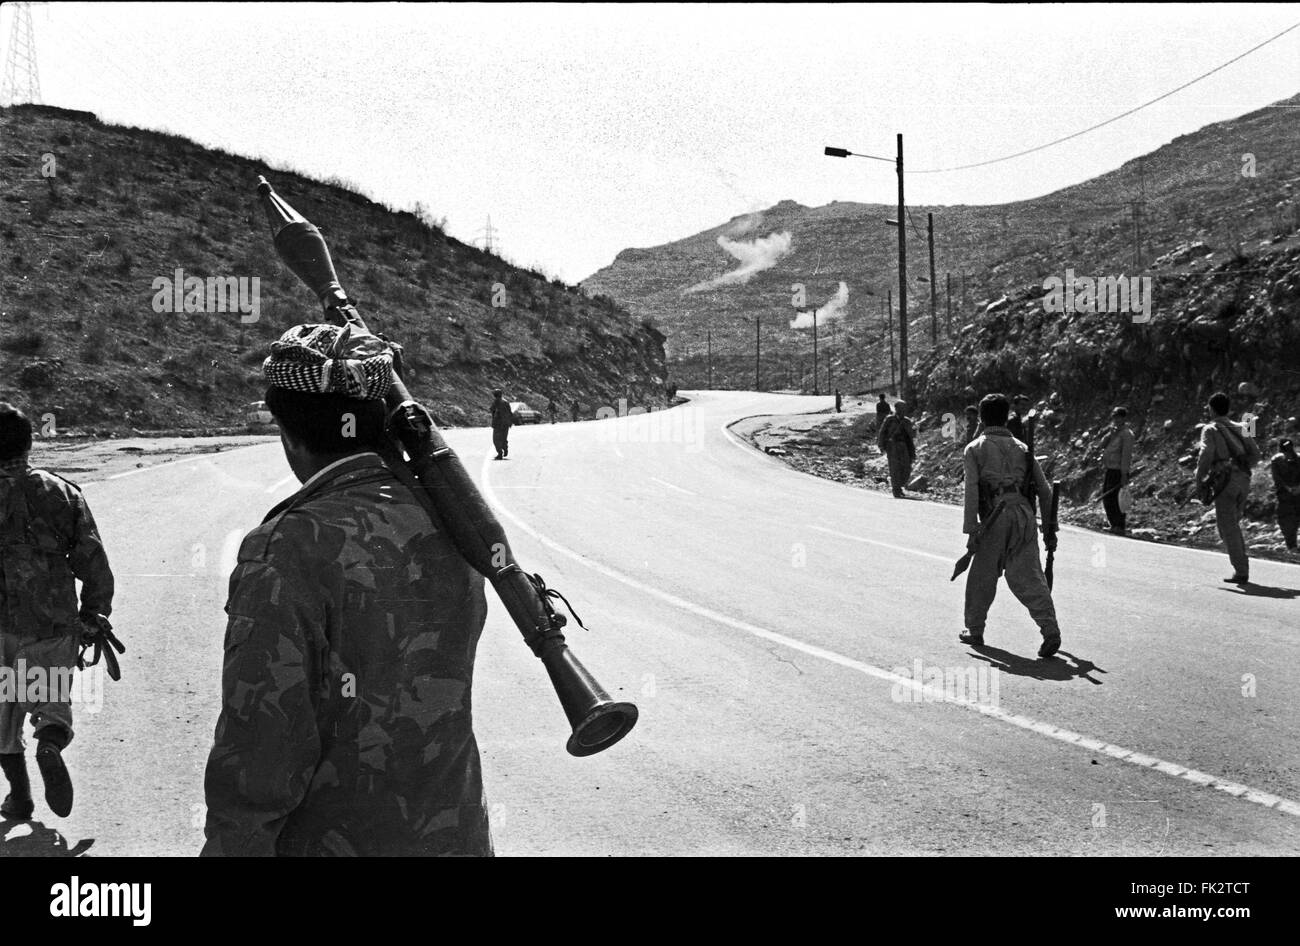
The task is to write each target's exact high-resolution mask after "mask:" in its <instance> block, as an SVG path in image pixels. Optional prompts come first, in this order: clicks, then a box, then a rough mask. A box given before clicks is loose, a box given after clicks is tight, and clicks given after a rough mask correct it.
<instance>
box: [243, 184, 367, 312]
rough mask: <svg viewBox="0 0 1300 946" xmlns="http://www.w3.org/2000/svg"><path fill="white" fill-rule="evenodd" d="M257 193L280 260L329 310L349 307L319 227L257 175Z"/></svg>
mask: <svg viewBox="0 0 1300 946" xmlns="http://www.w3.org/2000/svg"><path fill="white" fill-rule="evenodd" d="M257 196H258V198H259V199H260V200H261V201H262V209H263V210H265V211H266V219H267V222H269V223H270V225H271V239H272V241H273V242H274V243H275V250H276V252H277V253H279V254H280V259H282V260H284V263H285V265H286V266H288V267H289V268H290V269H291V270H293V272H294V273H295V274H296V275H297V277H298V278H299V279H301V280H302V281H303V282H304V283H306V284H307V288H308V289H310V290H311V291H312V292H314V293H315V294H316V298H318V299H319V300H320V302H321V305H322V306H324V307H325V308H326V309H327V310H328V309H332V308H339V307H342V306H346V305H347V304H348V296H347V293H346V292H344V291H343V287H342V286H341V285H340V284H339V277H338V274H337V273H336V272H335V271H334V261H333V260H332V259H330V251H329V247H328V246H326V245H325V238H324V237H322V236H321V235H320V230H318V229H316V226H315V224H313V223H311V222H309V221H308V220H307V218H306V217H304V216H303V215H302V214H300V213H298V211H296V210H294V209H293V207H291V206H290V205H289V204H288V202H287V201H285V200H284V198H282V197H281V196H280V195H279V194H277V193H276V192H275V189H274V188H273V187H271V185H270V183H269V182H268V181H267V179H266V178H264V177H261V176H259V177H258V178H257Z"/></svg>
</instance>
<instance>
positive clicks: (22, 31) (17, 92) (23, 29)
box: [0, 3, 41, 105]
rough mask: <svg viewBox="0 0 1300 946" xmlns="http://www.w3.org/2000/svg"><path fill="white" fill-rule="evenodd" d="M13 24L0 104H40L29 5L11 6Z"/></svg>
mask: <svg viewBox="0 0 1300 946" xmlns="http://www.w3.org/2000/svg"><path fill="white" fill-rule="evenodd" d="M11 6H12V7H13V10H14V18H13V22H12V23H11V24H10V27H9V52H8V54H7V55H6V56H5V77H4V84H3V86H0V104H4V105H15V104H17V103H18V102H21V101H27V102H32V103H34V104H37V105H39V104H40V102H41V77H40V73H39V72H37V69H36V33H35V31H34V30H33V29H32V5H31V4H30V3H14V4H11Z"/></svg>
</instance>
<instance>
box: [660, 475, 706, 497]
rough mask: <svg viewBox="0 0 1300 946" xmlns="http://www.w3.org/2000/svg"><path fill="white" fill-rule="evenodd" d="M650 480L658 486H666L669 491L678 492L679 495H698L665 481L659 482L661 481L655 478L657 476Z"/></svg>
mask: <svg viewBox="0 0 1300 946" xmlns="http://www.w3.org/2000/svg"><path fill="white" fill-rule="evenodd" d="M650 479H652V480H654V481H655V482H656V483H658V484H660V485H661V486H667V487H668V488H669V489H675V490H677V492H679V493H685V494H686V495H687V496H695V495H698V494H696V493H692V492H691V491H690V490H689V489H682V487H680V486H677V485H676V484H674V483H669V482H668V481H667V480H661V479H660V478H659V477H657V476H652V477H650Z"/></svg>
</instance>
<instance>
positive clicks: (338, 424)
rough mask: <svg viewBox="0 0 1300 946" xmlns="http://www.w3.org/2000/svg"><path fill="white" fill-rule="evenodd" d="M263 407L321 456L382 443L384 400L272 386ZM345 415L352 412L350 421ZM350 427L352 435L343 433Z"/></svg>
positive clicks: (371, 447)
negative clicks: (314, 392) (306, 391)
mask: <svg viewBox="0 0 1300 946" xmlns="http://www.w3.org/2000/svg"><path fill="white" fill-rule="evenodd" d="M266 406H267V409H268V410H269V411H270V412H271V416H273V417H274V418H275V420H276V422H277V423H278V424H279V425H280V429H281V430H283V431H285V432H286V433H288V434H289V435H290V436H292V437H293V439H294V440H301V441H302V442H303V443H304V444H305V445H306V447H307V449H308V450H310V451H311V452H312V453H316V454H320V455H321V456H344V455H347V454H350V453H361V452H362V451H365V450H376V449H378V448H379V447H380V446H382V444H383V437H384V420H385V412H384V402H383V401H380V400H378V399H375V398H371V399H369V400H362V399H360V398H355V397H347V396H345V395H343V394H338V393H332V394H307V393H304V392H302V391H290V390H289V389H288V388H279V387H275V386H274V385H272V386H271V387H269V388H267V389H266ZM346 414H351V415H352V422H351V423H349V422H348V418H347V417H345V416H344V415H346ZM349 429H351V431H352V434H353V436H345V431H347V430H349Z"/></svg>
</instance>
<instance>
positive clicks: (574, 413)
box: [569, 401, 578, 424]
mask: <svg viewBox="0 0 1300 946" xmlns="http://www.w3.org/2000/svg"><path fill="white" fill-rule="evenodd" d="M569 416H570V417H571V418H572V419H573V422H574V423H575V424H576V423H577V422H578V402H577V401H574V402H573V403H572V404H570V405H569Z"/></svg>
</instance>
